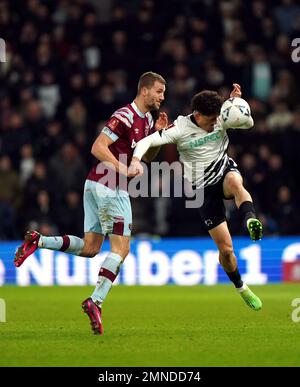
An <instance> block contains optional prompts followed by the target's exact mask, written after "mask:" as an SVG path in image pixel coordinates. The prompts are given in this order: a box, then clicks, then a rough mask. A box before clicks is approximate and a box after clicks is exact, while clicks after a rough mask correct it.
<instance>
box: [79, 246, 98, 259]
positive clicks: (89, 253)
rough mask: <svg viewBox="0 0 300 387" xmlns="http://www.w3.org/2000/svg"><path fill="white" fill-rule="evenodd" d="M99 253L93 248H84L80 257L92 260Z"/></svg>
mask: <svg viewBox="0 0 300 387" xmlns="http://www.w3.org/2000/svg"><path fill="white" fill-rule="evenodd" d="M98 253H99V249H97V248H95V247H84V248H83V250H82V252H81V254H80V255H81V256H82V257H86V258H94V257H95V256H96V255H97V254H98Z"/></svg>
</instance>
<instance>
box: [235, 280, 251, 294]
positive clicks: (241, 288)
mask: <svg viewBox="0 0 300 387" xmlns="http://www.w3.org/2000/svg"><path fill="white" fill-rule="evenodd" d="M246 289H248V286H247V284H246V283H245V282H244V283H243V286H241V287H240V288H236V290H237V291H238V292H240V293H241V292H243V291H244V290H246Z"/></svg>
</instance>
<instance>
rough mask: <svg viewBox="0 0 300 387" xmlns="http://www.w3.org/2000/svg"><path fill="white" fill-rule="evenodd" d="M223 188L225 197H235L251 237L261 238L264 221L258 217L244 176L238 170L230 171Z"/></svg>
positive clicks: (255, 239)
mask: <svg viewBox="0 0 300 387" xmlns="http://www.w3.org/2000/svg"><path fill="white" fill-rule="evenodd" d="M223 190H224V195H225V197H228V198H232V197H234V200H235V204H236V206H237V208H238V209H239V212H240V213H241V215H242V218H243V220H244V223H245V225H246V227H247V229H248V232H249V234H250V238H251V239H252V240H253V241H257V240H260V239H261V238H262V234H263V227H262V223H261V222H260V221H259V220H258V219H257V217H256V214H255V209H254V206H253V202H252V198H251V195H250V194H249V192H248V191H247V190H246V189H245V187H244V186H243V179H242V176H241V175H240V174H239V173H237V172H228V173H227V174H226V176H225V178H224V182H223Z"/></svg>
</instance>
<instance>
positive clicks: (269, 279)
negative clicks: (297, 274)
mask: <svg viewBox="0 0 300 387" xmlns="http://www.w3.org/2000/svg"><path fill="white" fill-rule="evenodd" d="M19 244H20V242H19V241H16V242H1V243H0V286H3V285H7V284H13V285H19V286H28V285H32V284H37V285H41V286H51V285H66V286H67V285H94V284H95V283H96V281H97V277H98V272H99V268H100V266H101V262H102V261H103V260H104V258H105V256H106V255H107V253H108V251H109V243H108V241H105V242H104V245H103V248H102V251H101V252H100V253H99V254H98V255H97V256H96V257H94V258H82V257H74V256H72V255H69V254H66V253H63V252H60V251H51V250H46V249H39V250H37V251H36V252H35V253H34V254H33V255H32V256H30V257H29V258H28V259H27V260H26V261H25V262H24V264H23V265H22V266H21V267H20V268H15V267H14V265H13V256H14V252H15V249H16V247H17V246H18V245H19ZM233 244H234V251H235V254H236V256H237V259H238V265H239V269H240V272H241V274H242V277H243V279H244V280H245V281H246V282H247V283H248V284H266V283H277V282H281V281H282V279H283V267H284V264H285V263H291V262H296V261H297V260H299V258H300V238H299V239H298V238H296V237H293V238H292V237H290V238H264V239H263V240H262V241H260V242H257V243H253V242H251V241H250V240H249V238H234V241H233ZM115 282H116V284H118V283H120V284H125V285H166V284H176V285H197V284H206V285H214V284H217V283H225V282H228V278H227V276H226V274H225V273H224V271H223V269H222V267H221V266H220V264H219V262H218V251H217V249H216V247H215V245H214V243H213V241H212V240H211V239H210V238H184V239H183V238H172V239H169V238H163V239H143V240H140V239H136V240H133V241H132V243H131V252H130V254H129V255H128V257H127V258H126V260H125V262H124V264H123V266H122V268H121V271H120V275H119V276H118V278H117V279H116V281H115Z"/></svg>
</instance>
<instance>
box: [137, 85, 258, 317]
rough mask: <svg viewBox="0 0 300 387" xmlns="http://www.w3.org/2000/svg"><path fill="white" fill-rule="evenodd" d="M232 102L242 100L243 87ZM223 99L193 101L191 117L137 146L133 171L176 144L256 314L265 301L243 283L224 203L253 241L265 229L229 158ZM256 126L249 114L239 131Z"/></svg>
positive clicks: (222, 257) (230, 271)
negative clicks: (230, 202)
mask: <svg viewBox="0 0 300 387" xmlns="http://www.w3.org/2000/svg"><path fill="white" fill-rule="evenodd" d="M233 86H234V88H233V90H232V92H231V94H230V97H231V98H232V97H241V95H242V93H241V88H240V86H239V85H238V84H234V85H233ZM222 104H223V99H222V97H221V96H219V95H218V94H217V93H216V92H214V91H208V90H205V91H202V92H200V93H198V94H196V95H195V96H194V97H193V99H192V111H193V112H192V114H190V115H188V116H179V117H178V118H177V119H176V120H175V121H174V123H173V124H172V125H169V126H168V127H167V128H165V129H163V130H161V131H159V132H157V133H154V134H152V135H151V136H149V137H147V138H144V139H143V140H141V141H140V142H138V144H137V146H136V148H135V151H134V154H133V158H132V162H131V166H130V169H131V170H132V171H133V172H134V173H137V174H142V173H143V166H142V165H141V163H140V160H141V158H142V156H143V155H144V154H145V152H146V151H148V149H149V148H150V147H152V146H154V147H156V146H161V145H164V144H177V150H178V153H179V155H180V161H181V162H182V163H183V165H184V172H185V177H186V178H187V180H188V181H189V182H190V183H191V184H192V186H193V187H194V188H195V189H202V190H204V201H203V204H202V206H201V207H200V208H199V210H200V215H201V219H202V221H203V223H204V225H205V227H206V229H207V230H208V232H209V234H210V236H211V237H212V239H213V240H214V242H215V244H216V245H217V247H218V250H219V261H220V263H221V265H222V267H223V268H224V270H225V272H226V274H227V275H228V277H229V279H230V280H231V281H232V282H233V283H234V285H235V287H236V288H237V290H238V292H239V293H240V294H241V296H242V298H243V299H244V300H245V302H246V303H247V304H248V305H249V306H250V307H251V308H252V309H254V310H259V309H261V307H262V302H261V300H260V299H259V298H258V297H257V296H256V295H255V294H254V293H253V292H252V291H251V290H250V289H249V287H248V286H247V285H246V284H245V283H244V282H243V281H242V279H241V275H240V273H239V270H238V267H237V260H236V257H235V254H234V251H233V246H232V239H231V235H230V233H229V230H228V226H227V222H226V218H225V207H224V203H223V199H234V200H235V203H236V206H237V208H238V210H239V212H240V213H241V215H242V217H243V219H244V221H245V225H246V227H247V229H248V231H249V234H250V237H251V239H252V240H253V241H257V240H259V239H261V237H262V224H261V222H260V221H259V220H258V219H257V218H256V214H255V209H254V206H253V202H252V198H251V195H250V194H249V192H248V191H247V190H246V189H245V187H244V186H243V179H242V176H241V174H240V172H239V170H238V169H237V164H236V163H235V162H234V160H232V159H231V158H230V157H228V155H227V147H228V143H229V139H228V135H227V132H226V131H227V129H229V128H228V127H227V126H226V124H225V123H224V122H223V121H222V120H221V118H220V117H219V115H220V110H221V107H222ZM252 126H253V119H252V117H251V115H250V114H249V115H248V116H247V117H246V120H245V122H244V123H243V125H240V126H238V128H240V129H248V128H250V127H252Z"/></svg>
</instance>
